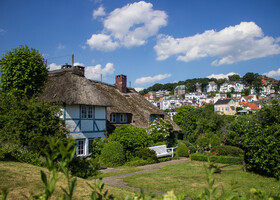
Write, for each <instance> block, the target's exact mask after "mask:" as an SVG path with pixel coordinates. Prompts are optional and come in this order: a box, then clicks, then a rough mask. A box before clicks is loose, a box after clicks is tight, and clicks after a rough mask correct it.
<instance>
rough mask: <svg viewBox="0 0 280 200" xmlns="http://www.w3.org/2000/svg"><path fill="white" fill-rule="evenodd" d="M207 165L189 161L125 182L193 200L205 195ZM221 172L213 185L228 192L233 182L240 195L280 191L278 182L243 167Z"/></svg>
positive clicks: (133, 177) (230, 168)
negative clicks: (255, 189) (183, 195)
mask: <svg viewBox="0 0 280 200" xmlns="http://www.w3.org/2000/svg"><path fill="white" fill-rule="evenodd" d="M204 164H208V163H207V162H199V161H190V162H184V163H180V164H175V165H169V166H165V167H162V168H161V169H160V170H156V171H153V172H149V173H144V174H138V175H133V176H129V177H125V178H124V181H125V182H126V183H127V184H128V185H129V186H132V187H137V188H143V189H147V188H149V189H150V190H151V191H161V192H167V191H170V190H174V192H175V194H177V195H178V194H185V195H187V196H189V197H194V196H197V195H198V194H200V193H201V192H203V191H204V187H206V186H207V182H206V172H205V169H204V167H203V165H204ZM222 165H223V164H219V166H222ZM221 170H222V173H221V174H214V178H215V185H214V186H218V187H220V186H223V187H224V188H225V189H226V191H227V192H229V191H230V189H231V182H232V181H234V182H237V186H239V187H238V188H237V189H236V191H239V192H240V193H248V192H249V191H250V189H251V188H257V189H262V190H263V191H266V192H268V193H270V192H271V193H276V192H277V191H278V189H279V183H278V182H277V180H276V179H274V178H267V177H262V176H259V175H256V174H253V173H250V172H244V171H242V166H241V165H234V166H230V167H225V168H222V169H221Z"/></svg>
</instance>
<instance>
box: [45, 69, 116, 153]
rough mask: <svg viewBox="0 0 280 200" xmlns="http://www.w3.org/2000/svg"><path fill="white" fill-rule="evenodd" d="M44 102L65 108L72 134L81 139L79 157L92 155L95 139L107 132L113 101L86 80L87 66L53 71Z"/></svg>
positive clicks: (78, 145)
mask: <svg viewBox="0 0 280 200" xmlns="http://www.w3.org/2000/svg"><path fill="white" fill-rule="evenodd" d="M40 98H41V100H43V101H47V102H51V103H55V104H59V105H62V107H63V109H62V112H63V115H62V118H63V120H65V123H66V127H67V128H68V129H69V131H70V132H69V134H70V135H71V136H72V137H73V138H74V139H76V140H77V151H76V155H77V156H87V155H89V154H91V150H92V148H91V145H92V142H93V139H94V138H95V137H104V136H105V135H104V133H106V132H107V118H106V116H107V107H108V106H112V104H111V102H110V101H109V100H108V99H107V98H106V97H105V96H104V95H103V94H102V93H101V92H100V91H99V90H98V89H97V88H96V87H95V86H94V85H93V84H91V82H90V81H89V80H88V79H87V78H85V77H84V67H81V66H74V67H72V66H71V65H64V66H62V69H60V70H55V71H51V72H49V75H48V81H47V83H46V86H45V89H44V92H43V94H42V95H41V96H40Z"/></svg>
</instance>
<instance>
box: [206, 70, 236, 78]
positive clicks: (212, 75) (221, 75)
mask: <svg viewBox="0 0 280 200" xmlns="http://www.w3.org/2000/svg"><path fill="white" fill-rule="evenodd" d="M234 74H237V75H239V74H238V73H235V72H230V73H228V74H211V75H210V76H207V78H215V79H225V78H226V79H228V77H229V76H232V75H234ZM239 76H240V75H239Z"/></svg>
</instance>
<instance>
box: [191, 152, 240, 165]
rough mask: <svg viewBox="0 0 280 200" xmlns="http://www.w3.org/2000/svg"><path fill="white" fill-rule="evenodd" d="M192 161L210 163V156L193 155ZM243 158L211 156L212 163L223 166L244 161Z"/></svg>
mask: <svg viewBox="0 0 280 200" xmlns="http://www.w3.org/2000/svg"><path fill="white" fill-rule="evenodd" d="M191 160H198V161H208V156H207V155H205V154H201V153H193V154H191ZM243 160H244V158H243V157H232V156H210V161H211V162H215V163H222V164H231V163H235V162H240V161H243Z"/></svg>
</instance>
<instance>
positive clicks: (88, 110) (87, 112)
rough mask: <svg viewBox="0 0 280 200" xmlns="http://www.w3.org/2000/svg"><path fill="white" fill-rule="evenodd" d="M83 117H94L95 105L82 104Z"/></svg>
mask: <svg viewBox="0 0 280 200" xmlns="http://www.w3.org/2000/svg"><path fill="white" fill-rule="evenodd" d="M81 117H82V119H92V118H93V107H92V106H85V105H82V106H81Z"/></svg>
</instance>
